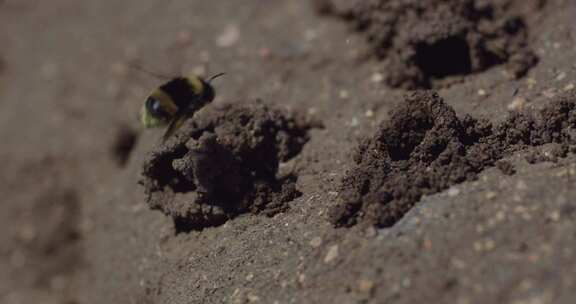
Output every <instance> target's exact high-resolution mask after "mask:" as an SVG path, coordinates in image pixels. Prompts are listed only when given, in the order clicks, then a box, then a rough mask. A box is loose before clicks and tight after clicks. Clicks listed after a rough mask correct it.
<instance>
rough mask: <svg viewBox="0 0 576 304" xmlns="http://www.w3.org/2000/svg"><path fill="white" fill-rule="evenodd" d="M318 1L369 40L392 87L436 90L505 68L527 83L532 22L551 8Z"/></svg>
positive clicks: (449, 1) (465, 0) (536, 0)
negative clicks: (491, 70) (479, 74)
mask: <svg viewBox="0 0 576 304" xmlns="http://www.w3.org/2000/svg"><path fill="white" fill-rule="evenodd" d="M518 2H520V1H513V0H504V1H481V0H434V1H410V0H393V1H389V0H372V1H358V0H356V1H342V0H330V1H328V0H321V1H316V4H317V5H316V8H317V11H318V12H319V13H320V14H323V15H331V16H336V17H338V18H340V19H342V20H345V21H346V22H348V23H350V24H352V26H353V28H354V29H355V30H356V31H358V32H361V33H363V35H365V36H366V38H367V40H368V42H369V44H370V46H371V49H372V53H373V54H374V55H375V56H376V57H377V58H379V59H381V60H382V62H383V67H382V70H383V71H386V73H385V74H384V76H385V79H384V80H385V82H386V83H387V84H388V85H390V86H392V87H400V88H409V89H413V88H430V87H438V86H444V85H447V84H450V83H453V82H454V81H459V79H461V78H462V76H465V75H469V74H472V73H477V72H481V71H484V70H486V69H488V68H490V67H493V66H496V65H500V64H504V65H506V67H507V70H508V72H509V73H510V75H511V76H513V77H521V76H523V75H525V74H526V72H527V71H528V70H529V69H530V68H531V67H533V66H534V65H535V64H536V63H537V61H538V59H537V57H536V55H535V53H534V52H533V50H532V49H531V47H530V45H529V35H528V30H529V28H528V25H527V20H528V18H527V17H528V16H529V15H533V14H536V13H537V12H538V10H540V9H541V8H542V7H543V6H544V4H545V2H546V1H541V0H532V1H522V3H521V4H520V3H518Z"/></svg>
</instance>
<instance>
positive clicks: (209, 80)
mask: <svg viewBox="0 0 576 304" xmlns="http://www.w3.org/2000/svg"><path fill="white" fill-rule="evenodd" d="M224 75H226V73H218V74H216V75H213V76H212V77H210V78H208V83H211V82H212V80H214V79H216V78H218V77H220V76H224Z"/></svg>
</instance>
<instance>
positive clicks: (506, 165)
mask: <svg viewBox="0 0 576 304" xmlns="http://www.w3.org/2000/svg"><path fill="white" fill-rule="evenodd" d="M496 168H498V170H500V172H502V173H503V174H505V175H514V173H516V169H514V165H512V163H510V162H508V161H503V160H501V161H498V162H496Z"/></svg>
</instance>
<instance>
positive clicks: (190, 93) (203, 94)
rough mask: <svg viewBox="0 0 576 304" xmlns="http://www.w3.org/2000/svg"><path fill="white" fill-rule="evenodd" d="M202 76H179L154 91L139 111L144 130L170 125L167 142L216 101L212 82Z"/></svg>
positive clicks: (210, 79)
mask: <svg viewBox="0 0 576 304" xmlns="http://www.w3.org/2000/svg"><path fill="white" fill-rule="evenodd" d="M222 75H224V73H220V74H216V75H214V76H212V77H210V78H209V79H208V80H204V79H203V78H201V77H199V76H188V77H176V78H173V79H171V80H169V81H168V82H166V83H164V84H162V85H161V86H160V87H158V88H157V89H155V90H154V91H152V93H151V94H150V95H149V96H148V98H147V99H146V102H145V103H144V105H143V106H142V109H141V110H140V122H141V123H142V125H143V126H144V127H145V128H156V127H164V126H168V127H167V129H166V132H165V133H164V136H163V137H162V141H166V140H167V139H168V138H169V137H170V136H171V135H172V134H174V132H176V130H178V128H180V127H181V126H182V124H183V123H184V122H185V121H186V120H187V119H188V118H190V117H192V116H193V115H194V113H196V112H197V111H198V110H200V109H201V108H202V107H204V106H205V105H206V104H208V103H210V102H211V101H212V100H213V99H214V94H215V92H214V87H212V85H211V84H210V83H211V82H212V80H214V79H215V78H217V77H220V76H222Z"/></svg>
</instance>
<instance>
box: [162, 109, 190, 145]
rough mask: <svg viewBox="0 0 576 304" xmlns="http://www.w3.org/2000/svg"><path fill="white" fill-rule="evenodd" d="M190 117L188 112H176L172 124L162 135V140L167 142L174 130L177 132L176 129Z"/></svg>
mask: <svg viewBox="0 0 576 304" xmlns="http://www.w3.org/2000/svg"><path fill="white" fill-rule="evenodd" d="M188 117H189V115H188V114H187V113H176V115H174V118H172V120H171V121H170V124H168V128H167V129H166V132H165V133H164V136H163V137H162V142H165V141H166V140H167V139H168V138H170V136H172V135H173V134H174V132H176V130H178V129H179V128H180V127H181V126H182V124H183V123H184V122H185V121H186V119H188Z"/></svg>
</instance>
